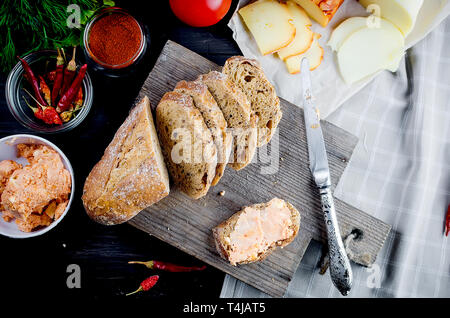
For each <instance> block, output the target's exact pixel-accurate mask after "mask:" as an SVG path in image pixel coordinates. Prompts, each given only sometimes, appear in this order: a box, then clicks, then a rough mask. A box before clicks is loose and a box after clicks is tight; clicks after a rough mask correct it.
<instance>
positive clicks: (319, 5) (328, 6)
mask: <svg viewBox="0 0 450 318" xmlns="http://www.w3.org/2000/svg"><path fill="white" fill-rule="evenodd" d="M294 1H295V2H297V3H298V4H299V5H300V6H301V7H302V8H303V9H305V11H306V12H307V13H308V14H309V16H310V17H311V18H313V19H314V20H316V21H317V22H318V23H319V24H320V25H321V26H323V27H326V26H327V25H328V23H329V22H330V21H331V19H332V18H333V16H334V14H335V13H336V11H337V10H338V9H339V7H340V6H341V4H342V2H344V0H294Z"/></svg>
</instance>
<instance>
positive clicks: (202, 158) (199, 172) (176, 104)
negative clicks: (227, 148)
mask: <svg viewBox="0 0 450 318" xmlns="http://www.w3.org/2000/svg"><path fill="white" fill-rule="evenodd" d="M156 125H157V130H158V135H159V140H160V142H161V145H162V150H163V154H164V158H165V160H166V163H167V166H168V169H169V173H170V175H171V177H172V179H173V181H174V183H175V184H177V185H178V186H179V187H180V189H181V190H182V191H183V192H184V193H186V194H187V195H188V196H190V197H191V198H193V199H199V198H201V197H203V196H205V195H206V193H207V192H208V190H209V188H210V186H211V183H212V180H213V178H214V177H215V174H216V166H217V149H216V146H215V144H214V142H213V138H212V135H211V132H210V131H209V129H208V128H207V127H206V124H205V122H204V119H203V117H202V115H201V113H200V111H199V110H198V109H197V108H196V107H195V106H194V103H193V100H192V98H191V97H190V96H189V95H186V94H183V93H180V92H168V93H166V94H165V95H164V96H163V98H162V99H161V101H160V103H159V104H158V106H157V107H156ZM184 133H186V134H187V135H186V136H181V135H180V134H184ZM174 134H175V135H177V137H176V138H175V137H174ZM188 137H189V139H186V140H185V138H188ZM185 147H189V148H185ZM174 151H175V154H176V155H177V156H178V155H180V156H184V155H186V151H189V152H188V153H189V154H190V156H189V158H187V157H186V158H185V157H180V158H178V157H177V158H174V154H173V152H174ZM179 151H181V152H182V155H181V154H180V152H179Z"/></svg>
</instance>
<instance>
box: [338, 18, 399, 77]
mask: <svg viewBox="0 0 450 318" xmlns="http://www.w3.org/2000/svg"><path fill="white" fill-rule="evenodd" d="M404 45H405V40H404V37H403V34H402V33H401V32H400V30H399V29H398V28H397V27H396V26H395V25H393V24H392V23H390V22H389V21H387V20H384V19H380V27H377V28H371V27H365V28H362V29H360V30H357V31H355V32H353V34H351V35H350V36H349V37H348V38H347V39H345V41H344V42H343V43H342V45H341V46H340V48H339V50H338V53H337V59H338V64H339V69H340V73H341V75H342V77H343V78H344V80H345V82H346V83H348V84H352V83H354V82H357V81H359V80H361V79H363V78H365V77H367V76H369V75H372V74H374V73H376V72H377V71H379V70H382V69H390V70H396V69H397V68H398V63H399V62H400V60H401V56H402V55H403V53H404ZM395 64H396V65H395Z"/></svg>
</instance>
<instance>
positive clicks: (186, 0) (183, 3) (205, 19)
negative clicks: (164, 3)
mask: <svg viewBox="0 0 450 318" xmlns="http://www.w3.org/2000/svg"><path fill="white" fill-rule="evenodd" d="M230 6H231V0H170V7H171V8H172V11H173V13H174V14H175V15H176V16H177V17H178V19H180V20H181V21H183V22H184V23H186V24H188V25H190V26H194V27H206V26H210V25H213V24H216V23H217V22H219V21H220V20H222V19H223V17H224V16H225V15H226V14H227V12H228V10H230Z"/></svg>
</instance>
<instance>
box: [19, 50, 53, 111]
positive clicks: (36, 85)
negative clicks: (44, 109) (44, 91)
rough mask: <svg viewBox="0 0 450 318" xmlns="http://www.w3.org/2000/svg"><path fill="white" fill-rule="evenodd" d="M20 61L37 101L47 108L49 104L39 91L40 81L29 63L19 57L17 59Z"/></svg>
mask: <svg viewBox="0 0 450 318" xmlns="http://www.w3.org/2000/svg"><path fill="white" fill-rule="evenodd" d="M17 58H18V59H19V61H20V63H21V64H22V67H23V69H24V70H25V74H26V75H25V79H26V80H27V81H28V82H29V83H30V84H31V87H32V88H33V92H34V95H35V97H36V99H37V101H38V102H39V104H41V105H44V106H47V102H46V101H45V100H44V98H43V97H42V95H41V92H40V91H39V83H38V80H37V79H36V76H35V75H34V73H33V71H32V70H31V67H30V65H28V63H27V62H26V61H25V60H24V59H22V58H20V57H19V56H18V57H17Z"/></svg>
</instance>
